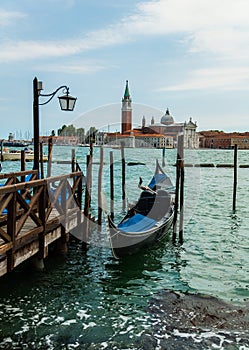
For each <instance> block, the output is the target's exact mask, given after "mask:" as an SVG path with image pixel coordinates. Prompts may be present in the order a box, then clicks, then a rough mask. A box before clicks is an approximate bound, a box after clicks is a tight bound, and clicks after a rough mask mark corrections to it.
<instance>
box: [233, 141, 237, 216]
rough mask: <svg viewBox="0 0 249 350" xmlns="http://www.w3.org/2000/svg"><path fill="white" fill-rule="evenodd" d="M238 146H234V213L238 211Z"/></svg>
mask: <svg viewBox="0 0 249 350" xmlns="http://www.w3.org/2000/svg"><path fill="white" fill-rule="evenodd" d="M237 163H238V145H237V144H235V145H234V170H233V211H235V210H236V196H237V167H238V164H237Z"/></svg>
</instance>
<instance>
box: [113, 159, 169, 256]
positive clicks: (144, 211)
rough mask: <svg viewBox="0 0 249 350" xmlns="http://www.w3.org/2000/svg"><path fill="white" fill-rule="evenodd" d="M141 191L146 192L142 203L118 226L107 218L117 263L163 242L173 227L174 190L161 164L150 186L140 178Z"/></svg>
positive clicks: (142, 193)
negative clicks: (120, 259)
mask: <svg viewBox="0 0 249 350" xmlns="http://www.w3.org/2000/svg"><path fill="white" fill-rule="evenodd" d="M138 187H139V188H140V189H142V192H141V194H140V197H139V199H138V201H137V202H136V203H135V205H133V206H132V207H131V208H130V209H129V210H128V212H127V214H126V215H125V217H124V218H123V219H122V220H121V221H120V222H119V224H118V225H117V226H116V225H115V224H114V222H113V221H112V219H111V217H110V215H108V216H107V218H108V235H109V240H110V245H111V249H112V253H113V256H114V257H115V258H116V259H119V258H120V257H123V256H126V255H130V254H134V253H136V252H137V251H139V250H140V249H143V248H145V247H148V246H151V244H152V243H154V242H157V241H159V240H160V239H162V237H164V236H165V235H166V234H167V233H168V232H169V230H170V228H171V226H172V223H173V217H174V186H173V184H172V182H171V180H170V178H169V176H168V175H166V174H165V173H164V171H163V170H162V168H161V167H160V165H159V163H158V161H157V162H156V169H155V173H154V175H153V177H152V179H151V181H150V183H149V184H148V186H142V179H141V178H140V182H139V185H138Z"/></svg>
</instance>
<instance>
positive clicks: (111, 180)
mask: <svg viewBox="0 0 249 350" xmlns="http://www.w3.org/2000/svg"><path fill="white" fill-rule="evenodd" d="M110 213H111V214H110V215H111V219H112V220H113V219H114V163H113V152H112V151H111V152H110Z"/></svg>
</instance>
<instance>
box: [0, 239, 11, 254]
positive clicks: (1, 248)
mask: <svg viewBox="0 0 249 350" xmlns="http://www.w3.org/2000/svg"><path fill="white" fill-rule="evenodd" d="M12 247H13V244H12V242H9V243H5V244H2V245H1V246H0V255H2V254H4V253H6V252H7V251H8V250H9V249H11V248H12Z"/></svg>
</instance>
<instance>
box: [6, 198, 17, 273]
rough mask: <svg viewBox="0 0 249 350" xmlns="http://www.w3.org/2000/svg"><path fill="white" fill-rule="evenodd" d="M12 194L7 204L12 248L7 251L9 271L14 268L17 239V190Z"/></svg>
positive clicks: (8, 232) (8, 227)
mask: <svg viewBox="0 0 249 350" xmlns="http://www.w3.org/2000/svg"><path fill="white" fill-rule="evenodd" d="M8 195H9V196H11V200H10V202H9V204H8V206H7V210H8V214H7V234H8V235H9V236H10V237H11V242H12V248H11V249H10V250H9V251H7V271H8V272H10V271H12V270H13V268H14V265H15V261H14V252H15V241H16V191H13V192H12V193H9V194H8Z"/></svg>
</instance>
